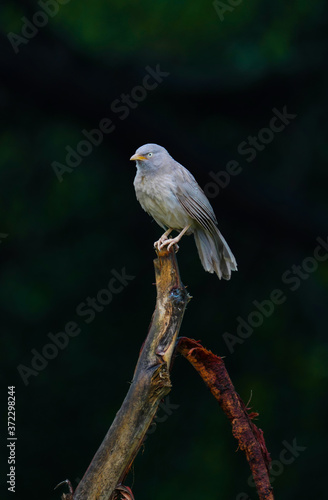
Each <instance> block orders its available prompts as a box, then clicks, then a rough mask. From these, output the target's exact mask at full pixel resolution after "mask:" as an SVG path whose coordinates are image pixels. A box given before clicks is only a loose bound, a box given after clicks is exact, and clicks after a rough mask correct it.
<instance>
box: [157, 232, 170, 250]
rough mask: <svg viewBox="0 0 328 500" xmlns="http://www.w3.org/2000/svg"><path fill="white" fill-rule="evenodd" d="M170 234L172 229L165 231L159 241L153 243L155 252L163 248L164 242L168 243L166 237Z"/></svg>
mask: <svg viewBox="0 0 328 500" xmlns="http://www.w3.org/2000/svg"><path fill="white" fill-rule="evenodd" d="M171 232H172V229H168V230H167V231H165V233H164V234H162V236H161V237H160V239H159V240H158V241H155V243H154V247H155V248H156V249H157V250H161V249H162V248H163V246H164V245H165V242H166V241H168V238H167V237H168V235H169V234H170V233H171Z"/></svg>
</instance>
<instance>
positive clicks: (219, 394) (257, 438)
mask: <svg viewBox="0 0 328 500" xmlns="http://www.w3.org/2000/svg"><path fill="white" fill-rule="evenodd" d="M177 350H178V351H179V352H180V353H181V354H182V355H183V356H184V357H185V358H187V359H188V361H189V362H190V363H191V364H192V365H193V367H194V368H195V369H196V370H197V371H198V373H199V375H200V376H201V377H202V379H203V380H204V382H205V384H206V385H207V386H208V387H209V389H210V391H211V393H212V394H213V396H214V397H215V398H216V399H217V400H218V402H219V405H220V406H221V408H222V410H223V411H224V413H225V414H226V415H227V417H228V419H229V420H230V422H231V425H232V434H233V435H234V437H235V438H236V439H237V440H238V443H239V447H240V449H241V450H243V451H245V453H246V458H247V460H248V463H249V466H250V469H251V471H252V475H253V478H254V482H255V485H256V488H257V492H258V495H259V498H260V500H273V493H272V487H271V485H270V479H269V474H268V471H269V467H270V463H271V458H270V454H269V453H268V450H267V448H266V445H265V441H264V437H263V432H262V430H261V429H258V428H257V427H256V425H255V424H254V423H253V422H252V418H254V417H256V416H257V415H258V414H257V413H251V414H249V413H248V411H247V408H246V406H245V404H244V402H243V401H242V399H241V397H240V396H239V394H237V392H236V390H235V388H234V386H233V384H232V382H231V379H230V377H229V374H228V372H227V370H226V367H225V366H224V362H223V359H222V358H220V357H219V356H216V355H215V354H213V353H212V352H211V351H208V350H207V349H205V348H204V347H203V346H202V345H201V344H200V343H199V342H196V341H195V340H191V339H188V338H187V337H181V338H180V339H179V341H178V344H177Z"/></svg>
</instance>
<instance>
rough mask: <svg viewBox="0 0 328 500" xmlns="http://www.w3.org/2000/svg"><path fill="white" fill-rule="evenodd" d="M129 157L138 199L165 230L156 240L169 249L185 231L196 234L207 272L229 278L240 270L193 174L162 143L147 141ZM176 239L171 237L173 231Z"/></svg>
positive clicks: (201, 257)
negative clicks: (133, 167)
mask: <svg viewBox="0 0 328 500" xmlns="http://www.w3.org/2000/svg"><path fill="white" fill-rule="evenodd" d="M130 160H135V161H136V162H137V163H136V166H137V175H136V176H135V179H134V187H135V191H136V196H137V200H138V201H139V203H140V205H141V206H142V208H143V209H144V210H145V211H146V212H148V214H149V215H151V216H152V217H153V218H154V219H155V221H156V222H157V224H159V225H160V226H161V227H162V228H163V229H164V230H165V233H164V234H163V235H162V236H161V238H160V239H159V240H158V241H156V242H155V243H154V246H155V247H157V249H159V250H160V249H161V248H163V247H164V246H166V245H167V248H168V250H169V249H170V248H171V247H172V245H175V244H176V243H178V241H180V239H181V237H182V236H183V235H184V234H192V233H193V234H194V237H195V242H196V246H197V250H198V254H199V257H200V260H201V263H202V264H203V267H204V269H205V271H208V272H210V273H214V272H215V273H216V274H217V275H218V277H219V279H221V278H224V279H226V280H229V279H230V277H231V271H236V270H237V263H236V259H235V257H234V255H233V253H232V252H231V250H230V248H229V246H228V244H227V242H226V240H225V239H224V238H223V236H222V234H221V233H220V231H219V229H218V227H217V220H216V217H215V214H214V212H213V209H212V207H211V205H210V202H209V201H208V199H207V198H206V196H205V194H204V191H203V190H202V189H201V188H200V187H199V185H198V184H197V182H196V180H195V178H194V177H193V175H192V174H191V173H190V172H189V170H187V169H186V168H185V167H183V166H182V165H180V163H178V162H176V161H175V160H174V159H173V158H172V156H170V155H169V153H168V152H167V151H166V149H164V148H163V147H162V146H158V145H157V144H145V145H144V146H141V147H140V148H138V149H137V151H136V152H135V154H134V155H133V156H131V158H130ZM173 230H175V231H177V232H179V234H178V236H176V237H175V238H168V236H169V234H170V233H171V232H172V231H173Z"/></svg>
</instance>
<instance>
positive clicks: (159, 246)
mask: <svg viewBox="0 0 328 500" xmlns="http://www.w3.org/2000/svg"><path fill="white" fill-rule="evenodd" d="M177 241H179V240H177V239H176V238H166V239H165V240H163V241H161V238H160V239H159V240H158V241H155V243H154V247H155V248H157V250H162V248H164V247H165V246H167V251H168V252H169V251H170V250H171V248H172V247H173V246H174V251H175V253H177V252H178V250H179V245H178V243H177Z"/></svg>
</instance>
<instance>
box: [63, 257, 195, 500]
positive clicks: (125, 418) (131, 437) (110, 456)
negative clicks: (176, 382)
mask: <svg viewBox="0 0 328 500" xmlns="http://www.w3.org/2000/svg"><path fill="white" fill-rule="evenodd" d="M154 266H155V275H156V287H157V302H156V309H155V312H154V314H153V317H152V321H151V325H150V329H149V332H148V336H147V338H146V341H145V344H144V346H143V348H142V351H141V354H140V356H139V360H138V363H137V366H136V369H135V373H134V377H133V380H132V383H131V386H130V389H129V391H128V393H127V395H126V398H125V400H124V402H123V404H122V406H121V408H120V410H119V411H118V413H117V415H116V417H115V419H114V422H113V423H112V425H111V427H110V429H109V431H108V433H107V435H106V436H105V438H104V440H103V442H102V444H101V445H100V447H99V449H98V451H97V453H96V454H95V456H94V458H93V460H92V462H91V464H90V466H89V468H88V469H87V471H86V473H85V475H84V477H83V478H82V480H81V482H80V483H79V485H78V486H77V489H76V490H75V492H74V494H73V496H72V498H73V500H108V499H109V498H110V497H111V495H112V494H113V492H114V491H115V488H116V487H117V485H119V484H120V483H121V482H122V481H123V479H124V477H125V476H126V474H127V472H128V470H129V468H130V466H131V464H132V462H133V460H134V458H135V456H136V454H137V453H138V450H139V448H140V446H141V444H142V441H143V439H144V437H145V434H146V432H147V430H148V428H149V426H150V424H151V422H152V420H153V418H154V416H155V414H156V411H157V408H158V405H159V403H160V401H161V399H162V398H163V397H164V396H165V395H166V394H167V393H168V392H169V391H170V390H171V382H170V377H169V367H170V364H171V358H172V354H173V351H174V348H175V343H176V339H177V335H178V332H179V329H180V325H181V321H182V318H183V314H184V311H185V308H186V305H187V302H188V300H189V296H188V294H187V291H186V289H185V287H184V286H183V284H182V283H181V280H180V275H179V270H178V265H177V261H176V258H175V254H174V252H167V251H162V252H159V253H158V258H157V259H156V260H155V261H154ZM63 498H64V497H63ZM67 498H69V496H67V495H66V499H67Z"/></svg>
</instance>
